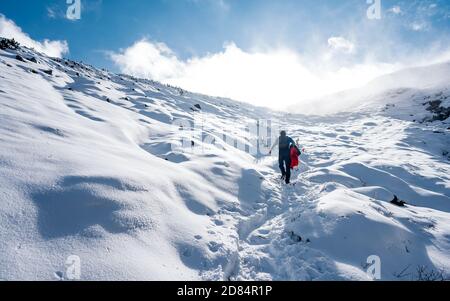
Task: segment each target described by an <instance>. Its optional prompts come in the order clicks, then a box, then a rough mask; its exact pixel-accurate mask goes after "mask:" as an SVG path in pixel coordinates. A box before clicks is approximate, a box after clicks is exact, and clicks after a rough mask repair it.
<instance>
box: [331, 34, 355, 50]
mask: <svg viewBox="0 0 450 301" xmlns="http://www.w3.org/2000/svg"><path fill="white" fill-rule="evenodd" d="M328 46H330V48H331V49H333V50H337V51H342V52H345V53H353V52H354V51H355V44H354V43H352V42H351V41H349V40H347V39H346V38H343V37H331V38H329V39H328Z"/></svg>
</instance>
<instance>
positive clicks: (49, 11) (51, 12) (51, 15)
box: [47, 7, 56, 19]
mask: <svg viewBox="0 0 450 301" xmlns="http://www.w3.org/2000/svg"><path fill="white" fill-rule="evenodd" d="M47 17H49V18H50V19H55V18H56V12H55V9H54V8H52V7H47Z"/></svg>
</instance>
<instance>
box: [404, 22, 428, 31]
mask: <svg viewBox="0 0 450 301" xmlns="http://www.w3.org/2000/svg"><path fill="white" fill-rule="evenodd" d="M409 26H410V28H411V29H412V30H414V31H426V30H428V28H429V25H428V23H427V22H424V21H415V22H412V23H411V24H410V25H409Z"/></svg>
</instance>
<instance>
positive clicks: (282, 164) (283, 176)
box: [278, 155, 286, 179]
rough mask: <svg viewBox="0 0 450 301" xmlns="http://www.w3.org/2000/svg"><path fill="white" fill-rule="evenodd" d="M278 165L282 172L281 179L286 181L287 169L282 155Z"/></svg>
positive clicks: (279, 157)
mask: <svg viewBox="0 0 450 301" xmlns="http://www.w3.org/2000/svg"><path fill="white" fill-rule="evenodd" d="M278 165H279V167H280V171H281V177H282V178H283V179H284V178H285V177H286V169H285V168H284V160H283V157H282V156H281V155H279V156H278Z"/></svg>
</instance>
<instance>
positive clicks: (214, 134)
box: [0, 48, 450, 280]
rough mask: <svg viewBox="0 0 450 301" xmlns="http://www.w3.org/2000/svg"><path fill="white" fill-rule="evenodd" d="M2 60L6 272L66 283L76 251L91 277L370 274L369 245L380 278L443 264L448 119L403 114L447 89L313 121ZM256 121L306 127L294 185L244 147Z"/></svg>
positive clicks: (82, 68)
mask: <svg viewBox="0 0 450 301" xmlns="http://www.w3.org/2000/svg"><path fill="white" fill-rule="evenodd" d="M0 70H1V72H0V118H1V120H2V122H1V123H0V142H1V145H2V147H1V149H0V166H1V168H0V174H1V176H0V187H1V193H0V203H1V205H2V206H1V207H0V215H1V218H0V254H2V255H0V266H2V269H1V270H0V278H1V279H8V280H12V279H27V280H35V279H50V280H52V279H55V280H58V279H68V278H70V277H69V276H70V275H69V274H68V272H67V265H66V261H67V259H68V257H69V256H71V255H76V256H78V257H79V258H80V260H81V279H83V280H123V279H129V280H183V279H194V280H199V279H203V280H223V279H225V280H234V279H243V280H264V279H266V280H267V279H270V280H317V279H327V280H338V279H355V280H366V279H368V276H367V275H366V269H367V266H368V265H367V258H368V257H369V256H371V255H377V256H379V257H380V258H381V264H382V270H381V273H382V279H387V280H394V279H406V278H410V279H419V278H421V277H425V276H426V273H425V272H424V269H425V271H428V273H430V272H431V271H436V273H437V275H441V276H442V277H447V276H448V272H449V271H450V256H449V254H450V252H449V250H450V176H449V175H450V165H449V161H448V151H449V150H450V140H449V139H450V138H449V134H448V132H449V131H448V129H447V128H448V126H449V125H448V123H447V121H445V120H444V121H438V120H436V121H434V120H432V118H431V119H430V120H429V122H424V123H419V122H418V121H416V122H413V121H412V120H409V119H412V118H413V117H412V116H410V115H411V114H410V113H412V114H413V115H414V116H416V117H415V118H418V117H421V118H422V117H423V119H424V118H426V117H430V116H432V113H431V112H429V111H427V110H426V109H427V107H428V106H427V105H425V106H424V105H423V104H421V103H420V101H423V102H430V101H434V100H435V99H434V98H435V97H438V98H439V99H442V102H441V105H445V104H446V101H447V99H448V98H446V97H447V96H448V94H449V93H448V90H447V89H445V87H444V88H442V89H441V90H440V91H439V92H442V94H440V95H439V96H436V95H437V94H438V92H436V90H433V91H432V93H431V92H430V91H431V90H421V94H417V93H413V94H415V96H414V97H413V96H411V97H410V98H406V97H405V95H410V94H408V93H410V92H409V90H408V91H407V92H405V93H400V94H395V93H394V94H392V97H390V98H389V101H387V102H383V101H384V98H383V99H382V100H381V99H380V101H379V102H376V103H375V105H372V106H366V107H362V108H361V109H360V111H357V112H354V113H348V114H336V115H333V116H328V117H307V116H300V115H292V114H283V113H279V112H272V111H269V110H266V109H263V108H256V107H253V106H250V105H246V104H243V103H237V102H234V101H232V100H227V99H220V98H213V97H208V96H204V95H198V94H193V93H189V92H187V91H183V90H181V89H178V88H174V87H168V86H165V85H162V84H159V83H156V82H152V81H147V80H141V79H135V78H133V77H130V76H125V75H116V74H112V73H109V72H107V71H103V70H98V69H96V68H94V67H91V66H87V65H84V64H80V63H76V62H72V61H68V60H60V59H52V58H48V57H46V56H44V55H41V54H38V53H36V52H34V51H33V50H30V49H27V48H19V49H17V50H13V49H5V50H0ZM399 89H400V88H399ZM391 90H392V89H391ZM394 90H395V89H394ZM427 97H428V98H427ZM430 97H431V98H432V99H431V98H430ZM400 103H404V104H405V107H406V106H407V104H411V103H417V105H416V106H413V107H411V108H410V109H409V111H408V114H407V115H406V116H405V114H406V113H405V112H406V111H405V110H404V109H398V108H399V107H398V106H400ZM387 104H389V106H386V105H387ZM392 104H396V106H393V105H392ZM256 119H273V120H274V122H278V123H280V124H281V126H283V127H286V128H287V129H288V132H289V133H290V134H291V136H293V137H294V138H300V141H301V145H302V146H303V147H304V148H305V150H306V152H305V154H303V156H302V163H301V167H300V170H299V171H296V172H295V173H294V179H295V183H296V184H295V186H284V185H282V184H281V183H280V182H279V179H278V178H279V175H278V170H277V165H278V163H277V160H276V157H267V156H262V155H254V156H252V155H250V154H249V153H247V152H245V151H242V150H239V149H238V148H236V147H235V146H236V145H235V144H236V143H239V144H241V145H245V146H246V147H247V148H251V147H254V146H255V143H256V137H254V136H251V135H250V134H249V133H248V132H247V130H248V129H247V128H246V127H247V125H248V124H256ZM423 119H421V121H422V120H423ZM179 120H184V121H185V123H186V122H188V124H182V125H181V124H179V123H176V122H177V121H179ZM417 120H419V119H417ZM174 121H175V125H174V124H173V123H174ZM194 122H196V124H197V128H196V130H197V131H191V126H192V124H193V123H194ZM189 123H190V124H189ZM224 134H226V137H225V136H224ZM206 136H208V137H209V138H210V139H211V141H214V143H213V144H210V143H206V142H204V140H203V139H202V138H205V137H206ZM183 137H185V138H186V139H185V140H186V141H187V143H188V145H187V147H185V148H181V141H182V138H183ZM227 137H228V138H229V139H228V140H227ZM174 145H175V146H176V147H173V146H174ZM241 149H242V148H241ZM394 195H397V196H398V197H399V198H400V199H402V200H405V201H406V202H407V203H408V205H407V206H406V207H398V206H395V205H393V204H391V203H390V201H391V200H392V199H393V197H394ZM419 267H424V268H423V269H421V270H420V269H419V270H418V268H419ZM439 271H442V272H439ZM424 275H425V276H424ZM433 275H435V274H433Z"/></svg>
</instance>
